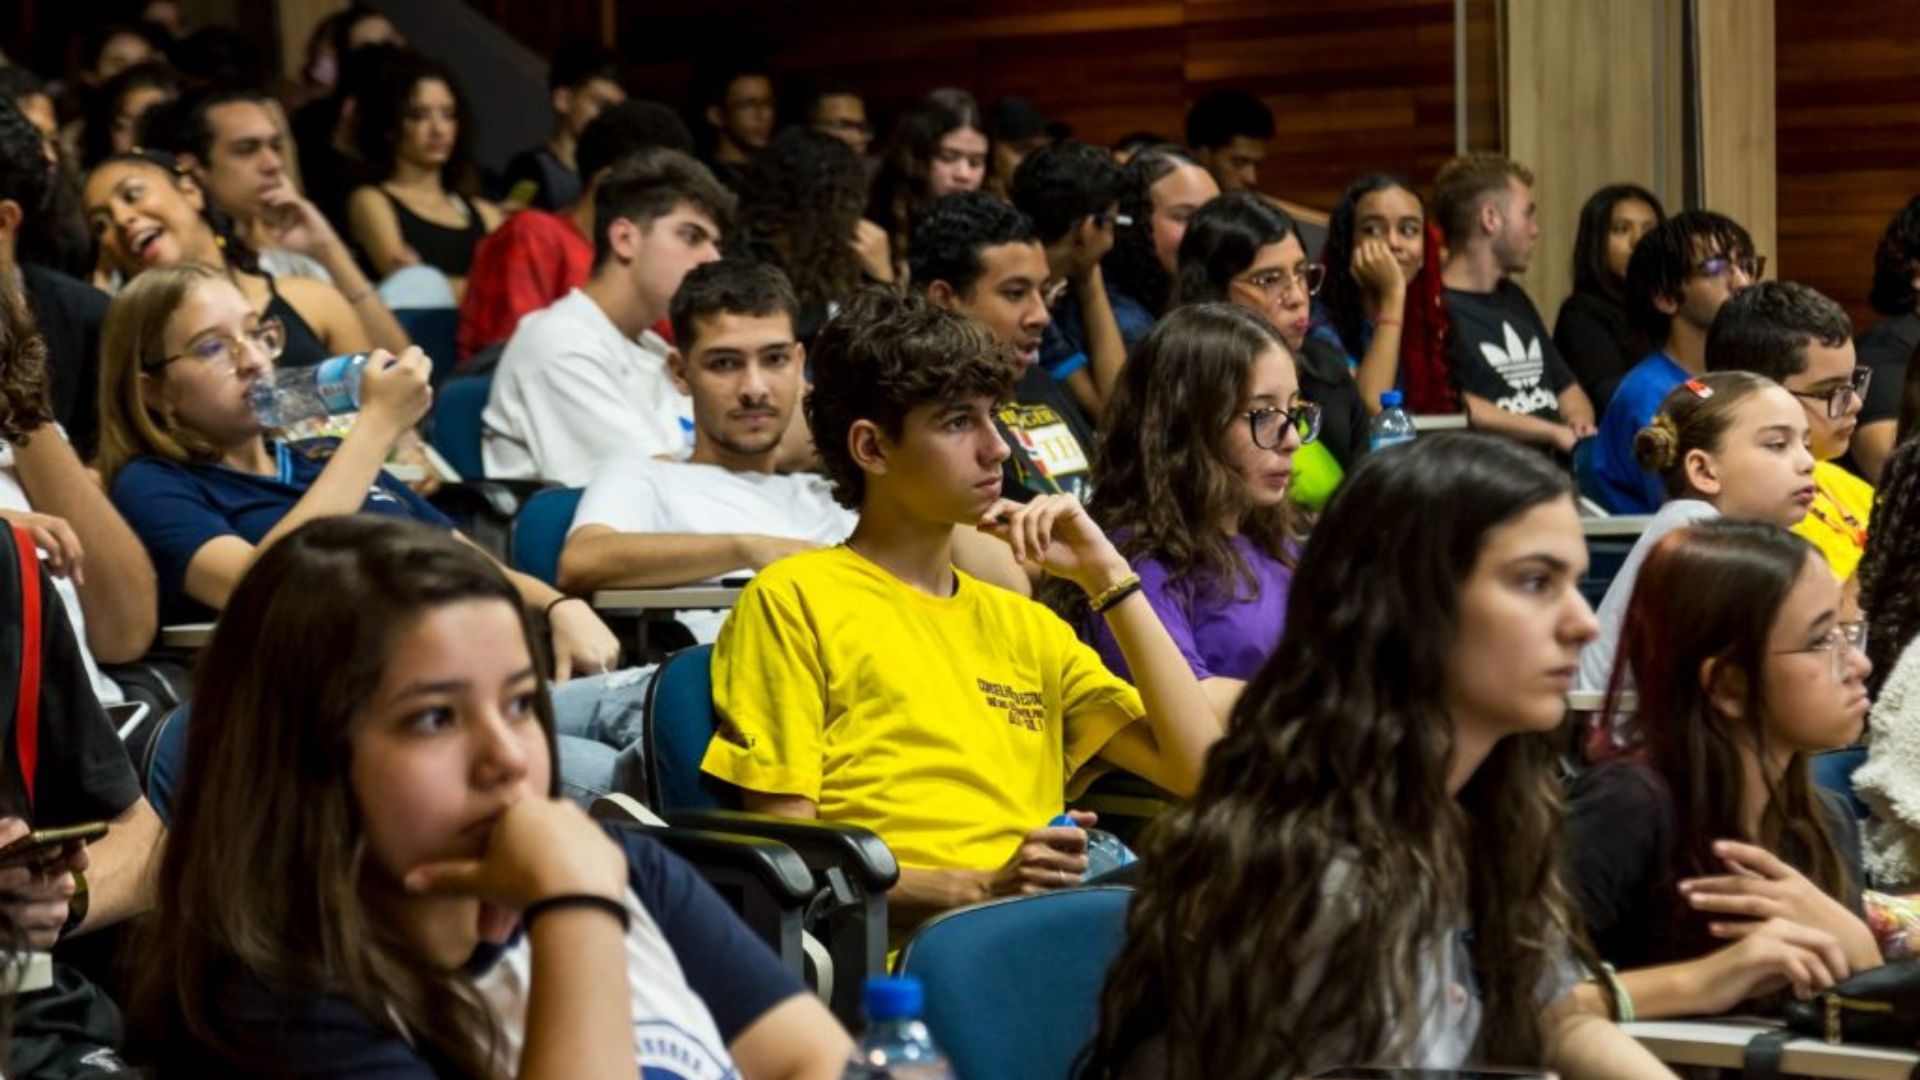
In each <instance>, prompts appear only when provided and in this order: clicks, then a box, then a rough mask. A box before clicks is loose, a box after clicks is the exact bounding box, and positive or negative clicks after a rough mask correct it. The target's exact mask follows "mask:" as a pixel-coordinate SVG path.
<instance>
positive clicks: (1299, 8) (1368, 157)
mask: <svg viewBox="0 0 1920 1080" xmlns="http://www.w3.org/2000/svg"><path fill="white" fill-rule="evenodd" d="M472 2H473V3H474V4H475V5H476V6H477V7H479V8H481V9H482V10H484V11H486V12H488V13H489V14H490V15H492V16H493V17H494V18H495V19H496V20H498V21H499V22H500V23H501V24H502V25H503V26H505V27H506V28H507V29H508V30H509V31H510V32H512V33H514V34H516V35H517V36H519V37H520V38H521V40H523V41H525V42H526V43H527V44H529V45H530V46H532V47H533V48H534V49H535V50H536V51H541V52H548V51H550V50H551V49H552V48H553V47H554V46H556V45H558V44H559V42H560V41H561V40H562V39H563V38H564V37H565V36H566V35H568V34H570V33H592V32H593V31H594V28H595V27H597V26H598V19H599V13H600V0H549V2H546V3H541V4H529V3H523V2H521V0H472ZM1472 9H1473V10H1474V11H1475V12H1476V15H1475V22H1474V24H1470V31H1469V32H1470V34H1477V35H1479V36H1480V37H1481V38H1482V39H1485V38H1488V37H1490V36H1491V29H1490V27H1487V26H1481V25H1477V24H1478V23H1479V22H1484V21H1486V20H1488V19H1490V18H1491V16H1492V6H1491V5H1490V4H1474V5H1472ZM617 14H618V22H619V28H620V34H619V47H620V51H621V54H622V56H623V57H624V58H625V59H626V61H627V62H628V63H629V64H630V65H631V67H632V71H631V80H632V83H633V85H634V87H635V88H636V89H637V90H638V91H639V92H641V93H644V94H646V95H648V96H652V97H657V98H660V99H661V100H665V101H668V102H671V103H674V104H680V103H682V102H683V100H684V95H685V90H686V83H687V78H688V75H689V74H690V72H691V67H692V60H693V59H694V58H695V57H697V56H698V55H699V53H700V50H701V47H702V43H705V42H720V41H724V42H728V43H732V44H736V45H741V46H746V47H753V46H754V43H755V42H759V43H772V47H771V48H765V46H764V45H763V46H762V47H763V48H764V50H765V51H766V52H767V53H768V55H770V56H771V57H772V59H773V61H774V63H775V64H776V65H777V66H778V67H779V68H780V69H781V70H782V71H786V72H793V73H797V74H815V73H831V74H834V75H838V76H840V77H842V78H846V79H849V80H851V81H853V82H854V83H855V84H856V85H858V86H860V87H861V88H862V89H863V90H865V91H866V93H867V94H868V95H869V105H870V107H873V108H875V109H876V111H878V112H879V113H881V114H882V116H890V115H891V114H892V113H893V112H894V111H896V110H897V109H898V108H900V107H901V106H903V105H905V104H907V103H909V102H911V101H912V100H913V99H914V98H915V97H917V96H918V95H919V94H921V93H923V92H924V91H926V90H928V89H931V88H932V87H935V86H940V85H957V86H964V87H966V88H968V89H970V90H972V91H973V92H974V94H975V95H976V96H978V97H979V98H980V99H981V101H982V102H983V103H991V102H992V101H993V100H994V99H996V98H998V97H999V96H1001V95H1003V94H1010V93H1013V94H1021V95H1024V96H1027V97H1030V98H1032V99H1033V100H1034V101H1035V102H1037V103H1038V104H1039V105H1040V107H1041V108H1042V109H1043V110H1045V111H1046V112H1047V113H1048V114H1049V115H1050V116H1052V117H1054V118H1056V119H1059V120H1062V121H1064V122H1066V123H1067V124H1070V125H1072V127H1073V129H1074V131H1075V134H1076V135H1078V136H1079V137H1081V138H1084V139H1087V140H1089V141H1092V142H1096V143H1102V144H1104V143H1108V142H1111V141H1112V140H1114V139H1116V138H1118V137H1120V136H1121V135H1124V134H1126V133H1127V132H1130V131H1133V130H1135V129H1140V128H1145V129H1148V130H1152V131H1157V132H1160V133H1162V134H1165V135H1168V136H1172V137H1175V138H1178V137H1179V136H1180V134H1181V122H1182V119H1183V118H1184V116H1185V115H1186V109H1187V106H1188V105H1190V104H1191V103H1192V102H1193V101H1194V100H1195V99H1196V98H1198V97H1199V96H1200V95H1201V94H1204V93H1206V92H1207V91H1209V90H1212V89H1215V88H1216V87H1220V86H1228V85H1231V86H1239V87H1242V88H1244V89H1247V90H1249V91H1252V92H1253V93H1256V94H1259V95H1260V96H1261V97H1262V98H1263V99H1264V100H1265V101H1266V102H1267V104H1268V105H1269V106H1271V107H1272V108H1273V110H1274V112H1275V113H1276V114H1277V116H1278V120H1279V128H1280V137H1279V138H1278V139H1276V140H1275V141H1274V145H1273V148H1272V154H1271V156H1270V157H1269V158H1268V164H1267V165H1266V166H1265V167H1263V168H1262V170H1261V186H1262V187H1264V188H1265V189H1266V190H1268V191H1270V192H1272V193H1274V194H1277V195H1284V196H1286V197H1288V198H1291V199H1296V200H1299V201H1301V202H1304V203H1308V204H1310V205H1315V206H1321V207H1331V206H1332V205H1333V203H1334V202H1335V201H1336V200H1337V199H1338V197H1339V194H1340V192H1341V190H1342V189H1344V188H1345V186H1346V185H1347V183H1348V182H1349V181H1350V180H1352V179H1353V177H1355V176H1357V175H1358V174H1360V173H1362V172H1365V171H1369V170H1374V169H1388V170H1392V171H1396V172H1403V173H1407V174H1409V175H1411V176H1412V177H1413V178H1414V179H1415V181H1416V182H1418V183H1419V184H1420V185H1421V186H1422V187H1426V186H1427V185H1428V183H1429V182H1430V180H1431V177H1432V174H1433V171H1434V170H1435V169H1436V168H1437V167H1438V166H1439V165H1440V163H1441V162H1442V161H1444V160H1446V158H1447V157H1448V156H1450V155H1451V154H1452V152H1453V140H1454V91H1453V86H1454V83H1453V34H1454V29H1453V3H1452V0H1341V2H1339V3H1337V4H1336V3H1328V2H1326V0H1050V2H1049V3H1048V4H1046V5H1045V6H1044V7H1038V8H1036V7H1035V5H1033V4H1031V3H1029V2H1028V0H927V2H914V3H907V4H900V3H883V2H878V0H828V2H822V3H811V4H794V3H780V2H774V0H706V2H702V3H698V4H693V3H687V2H686V0H621V2H620V3H619V4H618V5H617Z"/></svg>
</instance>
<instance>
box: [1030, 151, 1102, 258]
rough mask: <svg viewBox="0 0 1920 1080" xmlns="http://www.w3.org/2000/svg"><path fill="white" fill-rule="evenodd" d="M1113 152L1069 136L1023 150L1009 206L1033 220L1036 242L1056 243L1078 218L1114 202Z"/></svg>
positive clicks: (1098, 210)
mask: <svg viewBox="0 0 1920 1080" xmlns="http://www.w3.org/2000/svg"><path fill="white" fill-rule="evenodd" d="M1121 181H1122V174H1121V171H1120V166H1118V165H1115V164H1114V163H1113V155H1112V154H1110V153H1108V152H1107V151H1105V150H1102V149H1100V148H1099V147H1096V146H1088V145H1087V144H1086V143H1083V142H1074V141H1073V140H1071V139H1069V140H1066V141H1063V142H1057V143H1048V144H1047V145H1045V146H1043V147H1041V148H1040V149H1038V150H1035V151H1034V152H1033V153H1031V154H1028V155H1027V158H1026V160H1025V161H1022V162H1021V163H1020V167H1019V168H1018V169H1016V170H1014V173H1013V190H1012V192H1010V194H1011V195H1012V198H1013V205H1015V206H1017V207H1019V208H1020V212H1021V213H1023V214H1025V215H1027V216H1028V217H1030V218H1032V219H1033V227H1034V231H1036V232H1037V233H1039V235H1040V242H1041V243H1043V244H1052V243H1057V242H1059V241H1060V240H1061V239H1062V238H1063V237H1065V236H1066V235H1067V234H1068V233H1070V232H1072V231H1073V230H1074V229H1075V228H1076V227H1077V226H1078V225H1079V224H1080V223H1081V222H1082V221H1085V220H1086V219H1087V218H1089V217H1092V216H1093V215H1095V214H1098V213H1100V212H1101V211H1103V210H1106V209H1108V208H1109V207H1111V206H1113V205H1114V204H1115V203H1116V202H1118V201H1119V200H1120V186H1121Z"/></svg>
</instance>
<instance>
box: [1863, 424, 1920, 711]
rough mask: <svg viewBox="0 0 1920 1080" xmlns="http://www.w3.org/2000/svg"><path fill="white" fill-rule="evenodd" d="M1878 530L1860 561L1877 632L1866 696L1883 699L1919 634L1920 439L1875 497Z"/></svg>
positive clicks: (1883, 473)
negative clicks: (1884, 687)
mask: <svg viewBox="0 0 1920 1080" xmlns="http://www.w3.org/2000/svg"><path fill="white" fill-rule="evenodd" d="M1872 521H1873V529H1872V530H1871V531H1869V532H1868V533H1867V552H1866V554H1865V555H1863V556H1861V559H1860V609H1861V610H1862V611H1864V612H1865V613H1866V616H1867V620H1868V623H1869V624H1870V625H1871V626H1872V627H1873V633H1871V634H1869V635H1867V659H1869V660H1871V661H1873V672H1872V673H1871V674H1869V675H1868V676H1867V692H1868V693H1870V694H1872V695H1873V696H1874V697H1876V698H1877V697H1879V696H1880V684H1881V683H1883V682H1885V681H1886V679H1887V676H1888V675H1890V674H1892V672H1893V666H1894V664H1895V663H1897V662H1898V661H1899V659H1900V654H1901V653H1903V652H1905V651H1906V648H1907V646H1908V645H1910V644H1912V643H1913V639H1914V636H1915V635H1917V634H1920V439H1908V440H1907V441H1906V442H1903V443H1901V444H1900V445H1899V447H1898V448H1896V449H1895V450H1894V452H1893V456H1891V457H1889V458H1888V459H1887V464H1886V467H1885V468H1883V469H1881V470H1880V486H1879V487H1877V488H1875V489H1874V493H1873V518H1872Z"/></svg>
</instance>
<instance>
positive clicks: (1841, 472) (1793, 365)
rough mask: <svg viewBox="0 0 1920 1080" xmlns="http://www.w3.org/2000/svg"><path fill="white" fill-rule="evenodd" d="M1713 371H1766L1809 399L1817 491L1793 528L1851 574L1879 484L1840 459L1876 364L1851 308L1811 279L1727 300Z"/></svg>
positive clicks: (1710, 353) (1714, 342) (1715, 334)
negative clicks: (1862, 344) (1870, 363)
mask: <svg viewBox="0 0 1920 1080" xmlns="http://www.w3.org/2000/svg"><path fill="white" fill-rule="evenodd" d="M1707 370H1708V371H1751V372H1754V373H1756V374H1760V375H1765V376H1767V377H1768V378H1770V379H1772V380H1774V381H1775V382H1777V383H1779V384H1780V385H1782V386H1784V387H1786V388H1787V392H1788V393H1790V394H1792V395H1793V396H1794V397H1797V398H1799V399H1800V403H1801V404H1802V405H1804V406H1806V410H1807V419H1808V436H1807V440H1808V448H1809V449H1810V450H1812V451H1813V459H1814V461H1815V463H1816V464H1815V465H1814V467H1813V485H1814V497H1813V505H1812V506H1810V507H1808V508H1807V516H1806V518H1805V519H1804V520H1802V521H1801V522H1800V524H1798V525H1796V526H1794V529H1793V531H1794V532H1796V533H1799V534H1800V535H1801V536H1802V537H1804V538H1805V539H1806V540H1807V541H1808V542H1809V543H1811V544H1813V545H1814V546H1815V547H1818V548H1819V549H1820V551H1821V552H1822V553H1823V554H1825V555H1826V557H1827V562H1828V564H1829V565H1831V566H1832V567H1833V572H1834V575H1835V576H1837V577H1838V578H1839V579H1840V580H1841V581H1843V582H1845V581H1850V580H1851V579H1852V578H1853V573H1854V570H1855V569H1856V568H1858V567H1859V565H1860V556H1861V554H1862V553H1863V552H1865V551H1866V547H1867V517H1868V514H1869V513H1870V512H1871V511H1872V510H1873V486H1872V485H1871V484H1868V483H1867V482H1866V481H1865V480H1862V479H1860V478H1859V477H1857V476H1855V475H1853V474H1852V473H1850V472H1847V471H1846V470H1845V469H1843V468H1841V467H1840V466H1839V465H1837V464H1835V462H1836V461H1837V460H1838V459H1839V458H1841V457H1844V456H1845V455H1846V452H1847V446H1848V444H1850V443H1851V442H1852V441H1853V433H1854V430H1855V429H1856V428H1858V427H1859V426H1860V406H1861V404H1862V403H1863V402H1864V401H1865V400H1866V392H1867V381H1868V379H1869V378H1870V377H1871V376H1872V374H1873V369H1871V368H1865V367H1861V366H1860V364H1859V360H1858V358H1857V357H1856V356H1855V354H1854V350H1853V324H1852V322H1851V321H1850V320H1848V318H1847V313H1846V312H1845V311H1844V310H1842V309H1841V307H1840V305H1839V304H1836V303H1834V302H1833V301H1832V300H1829V299H1828V298H1827V297H1825V296H1822V295H1821V294H1820V293H1818V292H1816V291H1815V290H1813V289H1810V288H1808V287H1806V286H1805V285H1798V284H1795V283H1793V282H1790V281H1788V282H1781V281H1763V282H1760V283H1759V284H1757V285H1754V286H1753V287H1751V288H1749V289H1747V290H1745V291H1744V292H1741V293H1739V294H1737V295H1735V296H1734V297H1733V298H1732V299H1730V300H1728V301H1727V302H1726V303H1725V304H1723V305H1721V308H1720V313H1719V314H1718V315H1717V316H1715V317H1714V320H1713V326H1712V328H1711V329H1710V330H1708V331H1707Z"/></svg>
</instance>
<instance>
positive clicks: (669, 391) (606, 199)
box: [481, 149, 734, 487]
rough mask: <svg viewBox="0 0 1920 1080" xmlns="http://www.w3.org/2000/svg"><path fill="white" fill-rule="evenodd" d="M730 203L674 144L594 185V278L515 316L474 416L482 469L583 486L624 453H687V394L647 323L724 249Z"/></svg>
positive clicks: (637, 157)
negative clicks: (481, 432)
mask: <svg viewBox="0 0 1920 1080" xmlns="http://www.w3.org/2000/svg"><path fill="white" fill-rule="evenodd" d="M733 206H734V201H733V196H732V194H731V193H729V192H728V191H727V189H726V188H723V187H721V186H720V183H719V181H717V180H715V179H714V178H713V174H712V173H709V172H708V171H707V169H706V166H704V165H702V164H700V163H699V162H697V161H695V160H693V159H692V158H690V157H688V156H687V155H685V154H682V153H679V152H677V151H674V150H661V149H654V150H648V151H645V152H643V153H640V154H637V155H635V156H633V157H632V158H630V159H628V160H627V161H626V162H624V163H622V164H621V165H620V166H619V167H618V168H617V169H615V170H614V171H613V172H612V173H611V174H609V175H608V176H607V177H606V178H605V179H603V180H602V181H601V182H600V184H599V186H598V187H597V188H596V189H595V192H594V269H593V275H592V276H591V277H590V278H588V279H587V283H586V284H585V285H584V286H582V287H580V288H578V289H574V290H573V291H572V292H569V293H568V294H567V295H566V296H564V297H561V298H560V299H559V300H557V301H555V302H554V303H552V304H550V305H548V306H547V307H545V308H543V309H541V310H540V311H537V312H534V313H533V314H531V315H528V316H527V317H526V318H524V319H522V320H520V325H519V327H518V328H517V329H515V330H514V332H513V337H511V338H509V339H508V341H507V347H506V350H505V351H504V352H503V353H501V355H500V366H499V368H498V369H496V371H495V373H494V379H493V388H492V391H491V392H490V393H489V394H488V397H487V408H486V411H485V412H483V413H482V414H481V420H482V422H483V423H484V424H485V439H484V441H483V442H482V445H481V449H482V452H483V454H484V455H485V458H486V468H487V476H489V477H491V478H498V479H503V480H534V479H538V480H549V481H552V482H554V483H559V484H565V485H567V486H569V487H579V486H580V485H582V484H585V483H586V482H587V480H588V478H589V477H591V476H592V475H593V470H594V467H595V466H597V465H599V464H600V462H601V461H602V460H603V459H605V458H607V457H610V456H612V455H613V454H614V453H616V452H618V451H620V450H624V449H628V448H635V447H637V448H639V449H642V450H643V451H645V452H646V453H648V454H650V455H656V456H666V457H670V458H679V457H681V456H683V455H684V454H685V453H686V450H687V448H688V444H689V442H690V439H689V437H688V436H689V434H690V432H691V428H692V426H693V422H692V418H691V416H690V415H689V410H688V406H687V400H686V395H684V394H682V393H680V392H679V390H677V389H675V387H674V385H673V382H672V380H671V378H670V377H669V376H668V374H667V357H666V353H667V345H666V343H665V342H664V341H660V340H658V337H657V335H652V334H650V333H649V332H648V329H647V328H648V327H650V326H652V325H653V324H654V323H656V322H658V321H660V319H661V318H663V317H665V315H666V314H667V306H668V304H669V302H670V301H671V300H672V299H673V294H674V291H675V290H676V289H678V288H679V287H680V281H681V279H682V278H684V277H686V274H687V271H689V270H691V269H693V268H694V267H695V266H698V265H700V264H701V263H707V262H713V261H714V260H716V259H718V258H719V257H720V248H719V244H720V235H721V230H722V229H723V228H725V227H726V224H727V222H728V220H729V219H730V218H731V217H732V215H733ZM643 334H646V335H647V337H648V338H651V339H652V340H650V341H649V340H643V339H642V335H643Z"/></svg>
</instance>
